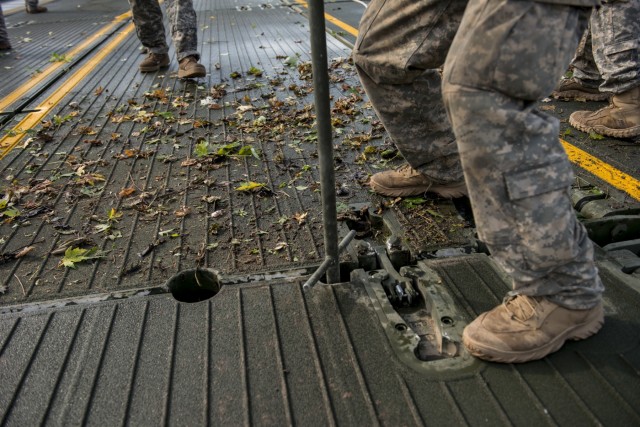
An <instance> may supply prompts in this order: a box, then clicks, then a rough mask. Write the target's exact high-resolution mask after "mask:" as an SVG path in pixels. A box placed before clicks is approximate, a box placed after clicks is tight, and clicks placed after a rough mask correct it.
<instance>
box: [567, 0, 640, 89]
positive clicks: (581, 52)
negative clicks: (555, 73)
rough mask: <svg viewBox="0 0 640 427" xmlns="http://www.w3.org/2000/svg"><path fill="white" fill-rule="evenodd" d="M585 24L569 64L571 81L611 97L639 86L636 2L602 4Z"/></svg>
mask: <svg viewBox="0 0 640 427" xmlns="http://www.w3.org/2000/svg"><path fill="white" fill-rule="evenodd" d="M589 24H590V28H589V31H588V32H587V33H585V36H584V39H583V40H582V42H581V43H580V46H579V47H578V50H577V51H576V57H575V58H574V59H573V62H572V63H571V65H573V68H574V73H573V75H574V77H575V78H576V79H578V80H579V81H580V82H581V83H582V84H583V85H585V86H587V87H591V88H599V89H600V91H601V92H609V93H612V94H614V95H615V94H619V93H622V92H626V91H628V90H629V89H633V88H634V87H636V86H638V85H640V0H613V1H608V2H605V3H603V4H602V5H601V6H599V7H597V8H595V9H594V10H593V12H592V13H591V19H590V22H589Z"/></svg>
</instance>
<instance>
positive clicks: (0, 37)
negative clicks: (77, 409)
mask: <svg viewBox="0 0 640 427" xmlns="http://www.w3.org/2000/svg"><path fill="white" fill-rule="evenodd" d="M0 42H9V33H8V32H7V24H6V23H5V22H4V14H3V13H2V5H0Z"/></svg>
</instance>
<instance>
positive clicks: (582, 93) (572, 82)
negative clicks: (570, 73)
mask: <svg viewBox="0 0 640 427" xmlns="http://www.w3.org/2000/svg"><path fill="white" fill-rule="evenodd" d="M551 96H552V97H553V98H556V99H563V100H565V101H567V100H575V99H584V100H586V101H606V100H607V99H609V97H610V96H611V95H610V94H608V93H604V92H600V90H598V89H597V88H596V89H594V88H590V87H587V86H584V85H582V84H581V83H580V82H579V81H578V80H576V79H562V80H561V81H560V84H558V87H556V88H555V90H554V91H553V92H552V93H551Z"/></svg>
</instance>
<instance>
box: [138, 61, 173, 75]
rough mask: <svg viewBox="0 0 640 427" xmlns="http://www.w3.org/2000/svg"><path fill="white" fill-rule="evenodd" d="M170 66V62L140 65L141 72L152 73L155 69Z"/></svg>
mask: <svg viewBox="0 0 640 427" xmlns="http://www.w3.org/2000/svg"><path fill="white" fill-rule="evenodd" d="M168 66H169V63H166V64H158V65H156V66H148V67H140V72H141V73H152V72H154V71H158V70H160V69H161V68H167V67H168Z"/></svg>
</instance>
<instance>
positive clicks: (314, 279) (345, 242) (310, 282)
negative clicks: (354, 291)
mask: <svg viewBox="0 0 640 427" xmlns="http://www.w3.org/2000/svg"><path fill="white" fill-rule="evenodd" d="M354 237H356V230H351V231H350V232H349V234H347V235H346V236H344V239H342V241H341V242H340V244H339V245H338V254H341V253H342V251H344V250H345V249H346V247H347V246H349V243H351V241H352V240H353V238H354ZM330 265H331V259H330V258H329V257H326V258H325V259H324V261H323V262H322V264H320V267H318V269H317V270H316V271H314V272H313V274H312V275H311V277H309V278H308V279H307V281H306V282H304V285H302V288H303V289H304V290H305V291H308V290H309V289H311V288H313V287H314V286H315V285H316V283H318V280H320V278H321V277H322V275H323V274H324V272H325V271H327V268H329V266H330ZM338 272H339V270H338Z"/></svg>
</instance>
